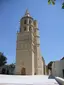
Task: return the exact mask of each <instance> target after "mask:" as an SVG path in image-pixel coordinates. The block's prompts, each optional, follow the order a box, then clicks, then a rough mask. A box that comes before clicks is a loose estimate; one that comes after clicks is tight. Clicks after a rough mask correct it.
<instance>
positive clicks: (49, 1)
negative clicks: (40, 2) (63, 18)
mask: <svg viewBox="0 0 64 85" xmlns="http://www.w3.org/2000/svg"><path fill="white" fill-rule="evenodd" d="M61 1H62V0H61ZM55 3H56V0H48V4H52V5H55ZM62 9H64V0H63V2H62Z"/></svg>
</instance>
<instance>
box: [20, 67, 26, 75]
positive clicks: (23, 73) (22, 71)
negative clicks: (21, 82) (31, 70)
mask: <svg viewBox="0 0 64 85" xmlns="http://www.w3.org/2000/svg"><path fill="white" fill-rule="evenodd" d="M21 75H26V68H24V67H23V68H22V69H21Z"/></svg>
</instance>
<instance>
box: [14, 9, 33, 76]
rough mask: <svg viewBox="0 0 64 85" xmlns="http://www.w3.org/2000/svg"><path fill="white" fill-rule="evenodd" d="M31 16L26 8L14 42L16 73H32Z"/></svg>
mask: <svg viewBox="0 0 64 85" xmlns="http://www.w3.org/2000/svg"><path fill="white" fill-rule="evenodd" d="M32 41H33V18H32V17H31V16H30V14H29V12H28V10H26V12H25V15H24V16H23V17H22V18H21V20H20V30H19V32H18V33H17V42H16V70H15V71H16V74H21V75H34V48H33V42H32Z"/></svg>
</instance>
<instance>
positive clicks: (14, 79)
mask: <svg viewBox="0 0 64 85" xmlns="http://www.w3.org/2000/svg"><path fill="white" fill-rule="evenodd" d="M48 77H49V76H47V75H31V76H27V75H26V76H21V75H0V85H4V84H5V85H20V84H21V85H59V84H58V83H57V81H56V80H55V79H48Z"/></svg>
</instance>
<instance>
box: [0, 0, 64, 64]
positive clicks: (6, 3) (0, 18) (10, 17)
mask: <svg viewBox="0 0 64 85" xmlns="http://www.w3.org/2000/svg"><path fill="white" fill-rule="evenodd" d="M27 8H28V10H29V12H30V14H31V16H32V17H33V18H34V19H36V20H38V26H39V30H40V48H41V55H42V56H43V57H44V59H45V62H46V64H47V63H49V61H54V60H59V59H61V58H62V57H63V56H64V10H63V9H61V0H57V2H56V5H55V6H52V5H48V3H47V0H0V51H1V52H3V53H4V55H5V56H6V57H7V58H8V63H13V62H15V57H16V32H17V30H19V21H20V19H21V17H22V16H23V15H24V13H25V11H26V9H27Z"/></svg>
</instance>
